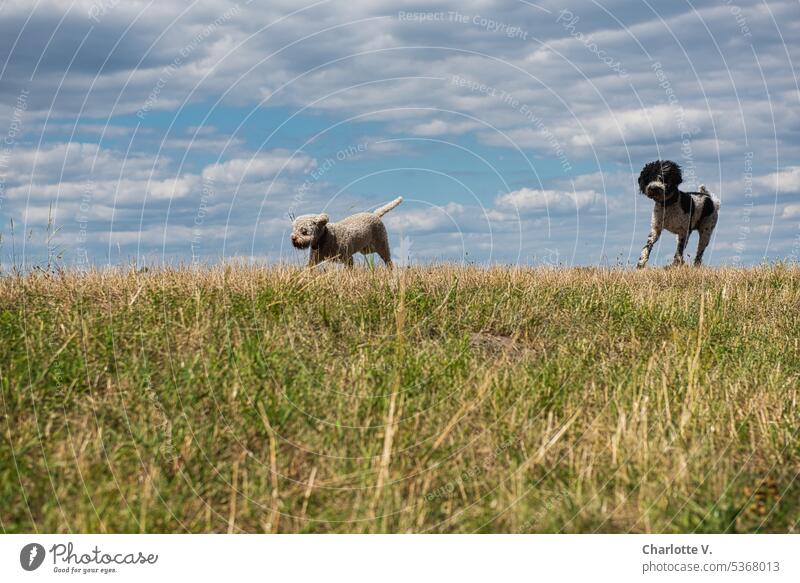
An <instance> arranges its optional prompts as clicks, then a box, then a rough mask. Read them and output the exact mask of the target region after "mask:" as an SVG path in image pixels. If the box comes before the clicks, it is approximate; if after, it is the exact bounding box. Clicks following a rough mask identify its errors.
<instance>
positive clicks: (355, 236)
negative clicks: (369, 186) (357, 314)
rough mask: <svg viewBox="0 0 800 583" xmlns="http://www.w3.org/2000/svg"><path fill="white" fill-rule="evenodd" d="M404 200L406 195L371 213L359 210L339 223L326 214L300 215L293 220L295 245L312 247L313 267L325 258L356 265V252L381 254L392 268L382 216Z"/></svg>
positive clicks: (325, 259) (310, 259)
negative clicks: (354, 258)
mask: <svg viewBox="0 0 800 583" xmlns="http://www.w3.org/2000/svg"><path fill="white" fill-rule="evenodd" d="M401 202H403V197H402V196H400V197H397V198H396V199H394V200H393V201H392V202H390V203H388V204H386V205H384V206H382V207H380V208H378V209H376V210H375V211H373V212H371V213H357V214H355V215H352V216H349V217H347V218H345V219H342V220H341V221H339V222H338V223H331V222H329V219H328V215H327V214H325V213H322V214H319V215H303V216H300V217H297V218H296V219H294V221H293V223H292V235H291V239H292V245H294V246H295V247H296V248H297V249H306V248H309V247H310V248H311V253H310V255H309V257H308V264H309V266H313V265H316V264H317V263H320V262H322V261H341V262H342V263H344V264H346V265H347V266H349V267H352V266H353V255H355V254H356V253H363V254H364V255H367V254H369V253H377V254H378V255H380V257H381V259H382V260H383V262H384V263H385V264H386V265H387V267H391V266H392V257H391V253H390V251H389V236H388V235H387V234H386V227H385V226H384V224H383V221H382V220H381V217H382V216H383V215H385V214H386V213H388V212H389V211H390V210H392V209H393V208H394V207H396V206H397V205H399V204H400V203H401Z"/></svg>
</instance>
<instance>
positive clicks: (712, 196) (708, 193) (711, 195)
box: [697, 184, 720, 210]
mask: <svg viewBox="0 0 800 583" xmlns="http://www.w3.org/2000/svg"><path fill="white" fill-rule="evenodd" d="M697 191H698V192H700V193H701V194H705V195H706V196H707V197H708V198H710V199H711V202H713V203H714V208H716V209H717V210H719V204H720V202H719V199H718V198H717V195H716V194H714V193H713V192H711V191H710V190H708V189H707V188H706V185H705V184H701V185H700V188H698V189H697Z"/></svg>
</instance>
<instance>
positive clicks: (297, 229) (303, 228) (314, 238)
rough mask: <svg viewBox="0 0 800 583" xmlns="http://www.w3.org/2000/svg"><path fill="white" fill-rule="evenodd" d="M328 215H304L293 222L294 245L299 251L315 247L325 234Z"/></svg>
mask: <svg viewBox="0 0 800 583" xmlns="http://www.w3.org/2000/svg"><path fill="white" fill-rule="evenodd" d="M327 224H328V215H326V214H325V213H322V214H320V215H302V216H299V217H297V218H296V219H295V220H294V221H293V222H292V237H291V239H292V245H294V246H295V247H296V248H298V249H307V248H308V247H313V246H314V245H316V244H317V242H318V241H319V240H320V237H322V235H324V234H325V229H326V225H327Z"/></svg>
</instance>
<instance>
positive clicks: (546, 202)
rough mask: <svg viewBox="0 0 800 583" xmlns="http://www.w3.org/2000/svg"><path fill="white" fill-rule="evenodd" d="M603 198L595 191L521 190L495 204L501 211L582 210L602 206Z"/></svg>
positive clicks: (505, 195) (501, 197)
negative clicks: (597, 205)
mask: <svg viewBox="0 0 800 583" xmlns="http://www.w3.org/2000/svg"><path fill="white" fill-rule="evenodd" d="M602 201H603V196H602V195H601V194H600V193H599V192H597V191H595V190H575V191H572V190H536V189H531V188H520V189H519V190H514V191H512V192H508V193H506V194H501V195H499V196H498V197H497V198H496V200H495V203H496V204H497V206H498V207H499V208H500V209H503V210H512V209H519V210H520V212H525V211H531V210H545V209H549V210H551V211H554V210H580V209H583V208H586V207H590V206H594V205H596V204H601V203H602Z"/></svg>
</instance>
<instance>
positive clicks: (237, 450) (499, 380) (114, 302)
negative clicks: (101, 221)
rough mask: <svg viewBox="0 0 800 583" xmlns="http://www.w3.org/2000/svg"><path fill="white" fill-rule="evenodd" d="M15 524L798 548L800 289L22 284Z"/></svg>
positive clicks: (556, 283)
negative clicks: (614, 535) (768, 541)
mask: <svg viewBox="0 0 800 583" xmlns="http://www.w3.org/2000/svg"><path fill="white" fill-rule="evenodd" d="M0 312H1V315H0V382H1V383H2V401H0V418H2V420H1V421H0V424H1V425H0V428H1V429H2V441H0V498H1V499H2V504H0V527H2V530H3V531H5V532H33V531H45V532H48V531H55V532H187V531H188V532H595V531H597V532H797V531H798V530H800V480H798V474H799V473H800V434H799V433H798V432H799V431H800V408H799V407H798V398H799V397H800V345H799V344H798V343H799V342H800V270H798V269H797V268H789V267H785V266H783V267H782V266H775V267H762V268H754V269H739V270H737V269H700V270H697V269H692V268H684V269H673V270H663V269H651V270H646V271H643V272H633V271H628V270H594V269H563V270H551V269H539V270H523V269H520V270H515V269H502V268H496V269H480V268H460V267H448V266H441V267H430V268H422V267H420V268H412V269H406V270H401V269H398V270H395V271H394V272H393V273H389V272H387V271H386V270H385V269H383V268H380V269H376V270H370V269H368V268H361V269H356V270H354V271H352V272H348V271H344V270H330V271H327V272H310V271H305V270H300V269H294V268H288V267H286V268H271V269H255V268H245V267H230V268H208V269H200V270H196V271H193V270H190V269H185V270H173V271H170V270H164V271H150V272H146V273H137V272H135V271H125V272H122V271H119V272H99V273H93V274H84V275H79V274H75V273H72V274H62V275H58V276H44V275H29V276H26V277H6V278H3V279H2V280H0Z"/></svg>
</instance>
